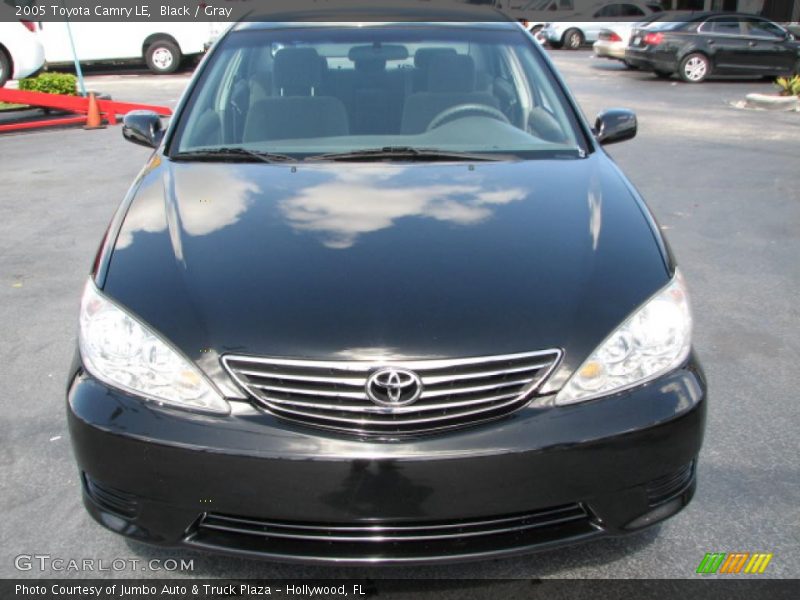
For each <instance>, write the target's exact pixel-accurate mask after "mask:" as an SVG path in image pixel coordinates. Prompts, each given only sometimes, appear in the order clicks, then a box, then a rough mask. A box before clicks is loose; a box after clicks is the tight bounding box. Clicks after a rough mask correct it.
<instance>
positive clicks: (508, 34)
mask: <svg viewBox="0 0 800 600" xmlns="http://www.w3.org/2000/svg"><path fill="white" fill-rule="evenodd" d="M179 118H180V122H179V123H178V126H177V129H176V132H177V133H176V138H175V139H173V140H172V141H171V142H170V155H171V156H172V157H173V158H178V159H180V158H185V159H187V160H188V159H193V160H196V159H200V160H202V159H203V158H204V156H205V157H206V158H207V159H208V160H251V161H252V160H258V159H259V157H258V156H257V154H261V155H262V157H261V158H262V159H264V160H267V161H269V160H271V158H274V159H276V160H285V159H286V157H290V158H307V157H310V156H316V157H317V158H318V159H331V160H336V159H337V156H336V155H337V154H340V155H341V157H340V158H341V159H359V158H360V159H365V158H367V159H375V160H379V159H381V158H387V159H392V158H397V159H409V160H429V159H437V158H438V159H443V160H451V159H458V155H459V153H463V154H464V159H465V160H466V159H480V158H482V157H483V158H487V159H491V158H495V159H507V158H515V159H518V158H535V157H538V156H554V155H564V156H565V157H567V156H573V157H574V156H578V155H579V154H580V153H581V148H582V147H583V146H582V144H584V143H585V142H583V141H579V140H581V139H582V138H581V135H580V129H579V125H578V121H577V119H576V116H575V114H574V111H573V109H572V108H571V105H570V104H569V103H568V102H567V101H566V98H565V97H564V96H563V93H562V92H561V90H560V88H559V86H558V85H557V84H556V82H555V80H554V79H553V75H552V74H551V72H550V70H549V68H548V67H547V66H546V65H545V64H544V62H543V60H542V58H541V56H540V55H539V54H538V51H537V50H536V48H535V47H534V46H533V44H532V43H531V41H530V39H529V36H527V35H526V34H525V33H524V32H522V31H509V30H508V29H507V28H506V29H504V30H500V29H497V28H492V27H491V26H474V25H473V26H466V25H463V24H462V25H450V26H448V25H441V26H431V25H425V26H423V25H419V26H409V25H408V24H405V25H404V26H402V27H401V26H389V25H371V26H366V27H356V26H353V27H342V26H341V25H338V26H337V27H327V26H303V27H294V28H286V27H282V28H275V27H272V26H269V25H263V24H253V25H249V26H245V28H244V29H243V30H240V31H234V32H232V33H231V34H230V35H228V36H227V37H226V38H225V39H224V40H222V42H221V47H220V48H218V49H217V50H216V51H215V53H214V54H213V56H212V57H211V60H210V62H209V64H208V65H207V66H206V67H205V70H204V73H203V74H202V77H201V79H200V80H199V83H198V85H197V86H195V89H194V90H193V92H192V95H191V97H190V99H189V102H188V104H187V109H186V110H184V111H183V112H182V114H181V116H180V117H179ZM220 150H222V151H220ZM361 151H370V152H368V153H365V154H364V155H363V156H361V157H359V156H358V154H359V153H360V152H361ZM204 153H205V154H204Z"/></svg>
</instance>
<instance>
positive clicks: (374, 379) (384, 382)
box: [366, 367, 422, 407]
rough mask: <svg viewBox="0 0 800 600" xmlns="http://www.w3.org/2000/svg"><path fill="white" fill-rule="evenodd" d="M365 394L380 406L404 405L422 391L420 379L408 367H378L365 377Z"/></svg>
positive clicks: (412, 400)
mask: <svg viewBox="0 0 800 600" xmlns="http://www.w3.org/2000/svg"><path fill="white" fill-rule="evenodd" d="M366 388H367V396H369V399H370V400H372V401H373V402H374V403H375V404H378V405H380V406H390V407H395V406H406V405H407V404H412V403H413V402H415V401H416V400H417V398H419V396H420V394H421V393H422V381H421V380H420V378H419V376H418V375H417V374H416V373H414V372H413V371H409V370H408V369H398V368H395V367H386V368H384V369H379V370H377V371H375V372H374V373H373V374H372V375H370V377H369V379H367V386H366Z"/></svg>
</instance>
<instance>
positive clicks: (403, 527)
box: [205, 504, 587, 533]
mask: <svg viewBox="0 0 800 600" xmlns="http://www.w3.org/2000/svg"><path fill="white" fill-rule="evenodd" d="M558 515H560V516H558ZM534 516H535V517H536V518H543V517H551V516H552V517H555V518H557V519H562V518H565V517H568V518H571V519H579V518H583V517H586V516H587V513H586V510H585V509H584V508H583V507H582V506H581V505H579V504H572V505H564V506H556V507H553V508H547V509H543V510H538V511H536V513H535V514H528V515H525V516H524V517H519V516H515V517H498V518H489V519H479V520H475V521H472V520H470V521H462V522H454V523H440V524H426V525H424V526H422V525H419V524H414V525H411V524H402V523H397V524H394V523H393V524H387V523H383V522H376V523H375V524H371V525H328V524H326V525H325V530H326V531H336V532H345V533H355V532H364V533H371V532H387V531H393V532H398V531H399V532H404V531H418V530H420V529H422V528H423V527H424V529H425V530H427V531H432V530H446V529H463V528H465V527H487V526H491V525H500V524H503V523H509V522H512V521H519V520H520V518H527V519H530V518H532V517H534ZM209 519H213V520H220V521H227V522H232V523H240V524H243V525H252V526H256V527H265V528H276V529H287V530H293V529H298V530H301V531H302V530H309V531H318V530H319V526H318V525H305V524H302V523H289V522H281V521H266V520H264V521H262V520H260V519H249V518H245V517H232V516H229V515H225V516H221V515H215V514H208V515H207V516H206V519H205V523H206V524H208V522H209Z"/></svg>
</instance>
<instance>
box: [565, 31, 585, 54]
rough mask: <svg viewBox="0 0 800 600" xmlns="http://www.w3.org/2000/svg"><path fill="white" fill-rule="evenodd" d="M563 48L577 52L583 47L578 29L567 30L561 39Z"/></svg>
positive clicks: (581, 36)
mask: <svg viewBox="0 0 800 600" xmlns="http://www.w3.org/2000/svg"><path fill="white" fill-rule="evenodd" d="M562 40H563V43H564V48H566V49H567V50H578V49H579V48H580V47H581V46H583V42H584V38H583V33H582V32H581V30H580V29H574V28H573V29H567V31H566V32H564V37H563V38H562Z"/></svg>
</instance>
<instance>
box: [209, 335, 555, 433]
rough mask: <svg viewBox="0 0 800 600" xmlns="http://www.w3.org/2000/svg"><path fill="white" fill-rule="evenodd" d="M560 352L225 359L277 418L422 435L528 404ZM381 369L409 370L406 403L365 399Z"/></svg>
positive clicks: (322, 424) (490, 416) (368, 430)
mask: <svg viewBox="0 0 800 600" xmlns="http://www.w3.org/2000/svg"><path fill="white" fill-rule="evenodd" d="M560 356H561V352H560V351H559V350H546V351H543V352H527V353H521V354H508V355H503V356H484V357H476V358H462V359H452V360H450V359H444V360H411V361H384V362H373V361H316V360H298V359H282V358H260V357H251V356H225V357H223V363H224V365H225V367H226V368H227V369H228V371H229V372H230V373H231V375H232V376H233V377H234V378H235V379H236V381H238V382H239V384H240V385H241V386H242V387H244V388H245V390H247V391H248V392H249V393H250V395H251V396H253V397H254V398H255V399H256V400H257V401H258V402H259V403H261V404H262V405H263V406H265V407H266V408H268V409H269V410H270V411H271V412H273V413H274V414H276V415H279V416H282V417H286V418H290V419H293V420H296V421H302V422H304V423H308V424H310V425H316V426H322V427H332V428H336V429H342V430H347V431H354V432H359V433H373V434H394V433H411V432H424V431H430V430H436V429H442V428H446V427H455V426H460V425H467V424H472V423H475V422H478V421H483V420H485V419H489V418H493V417H497V416H500V415H505V414H507V413H509V412H512V411H514V410H516V409H518V408H520V407H522V406H524V405H525V404H527V403H528V401H529V400H530V398H531V396H532V395H533V392H534V391H535V389H536V388H537V387H538V386H539V385H540V384H541V383H542V382H543V381H544V380H545V379H546V378H547V376H548V375H549V374H550V372H551V371H552V370H553V368H554V367H555V366H556V364H557V363H558V360H559V358H560ZM385 367H395V368H402V369H406V370H409V371H413V372H414V373H416V374H417V375H418V377H419V379H420V381H421V383H422V393H421V395H420V396H419V398H418V399H417V400H416V401H415V402H414V403H413V404H411V405H408V406H384V405H379V404H376V403H374V402H372V401H371V400H370V398H369V397H368V396H367V392H366V384H367V380H368V379H369V377H370V376H371V375H372V374H373V373H375V372H376V371H378V370H380V369H382V368H385Z"/></svg>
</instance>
